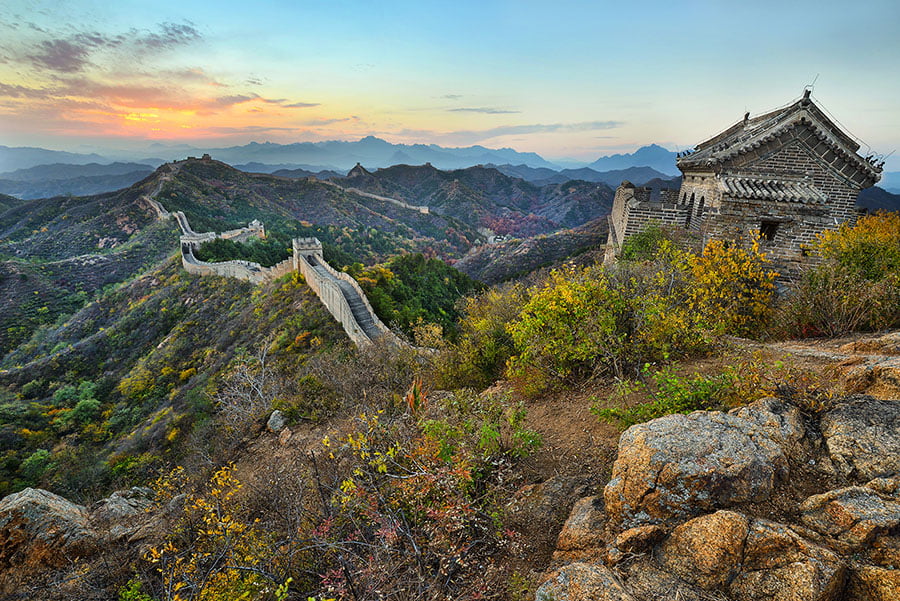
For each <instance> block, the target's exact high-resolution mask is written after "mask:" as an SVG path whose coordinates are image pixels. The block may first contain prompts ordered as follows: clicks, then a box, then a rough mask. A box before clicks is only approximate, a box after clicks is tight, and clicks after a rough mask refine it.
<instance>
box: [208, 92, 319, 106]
mask: <svg viewBox="0 0 900 601" xmlns="http://www.w3.org/2000/svg"><path fill="white" fill-rule="evenodd" d="M250 101H256V102H265V103H266V104H274V105H278V106H281V107H284V108H307V107H311V106H319V103H317V102H315V103H313V102H290V101H288V100H287V99H285V98H263V97H262V96H260V95H259V94H234V95H232V96H221V97H219V98H216V100H215V102H214V104H215V105H216V106H222V107H226V106H234V105H236V104H242V103H244V102H250Z"/></svg>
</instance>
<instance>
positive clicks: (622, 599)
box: [534, 563, 635, 601]
mask: <svg viewBox="0 0 900 601" xmlns="http://www.w3.org/2000/svg"><path fill="white" fill-rule="evenodd" d="M534 601H635V598H634V597H632V596H631V595H630V594H628V592H627V591H626V590H625V587H624V586H623V585H622V583H621V582H620V580H619V578H618V576H617V575H616V574H615V573H614V572H613V571H612V570H610V569H609V568H607V567H605V566H602V565H591V564H586V563H570V564H569V565H567V566H565V567H563V568H561V569H559V570H557V571H556V572H554V573H552V574H551V575H550V577H549V578H548V579H547V580H546V581H545V582H544V583H543V584H542V585H541V586H540V587H539V588H538V590H537V592H535V595H534Z"/></svg>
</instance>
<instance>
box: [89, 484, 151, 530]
mask: <svg viewBox="0 0 900 601" xmlns="http://www.w3.org/2000/svg"><path fill="white" fill-rule="evenodd" d="M154 496H155V493H154V492H153V491H152V490H151V489H149V488H146V487H142V486H135V487H132V488H130V489H128V490H118V491H116V492H114V493H113V494H111V495H110V496H109V497H107V498H105V499H103V500H102V501H98V502H97V503H96V504H94V506H93V507H92V508H91V515H90V524H91V527H92V528H93V529H94V531H95V532H98V533H99V535H100V536H102V538H103V539H104V540H105V541H106V542H118V541H122V540H130V541H133V540H135V539H136V538H140V537H136V536H135V535H136V534H138V533H139V532H141V531H142V530H144V526H145V522H146V520H145V519H143V518H144V517H145V514H146V513H147V510H148V509H149V508H150V507H151V506H152V505H153V498H154Z"/></svg>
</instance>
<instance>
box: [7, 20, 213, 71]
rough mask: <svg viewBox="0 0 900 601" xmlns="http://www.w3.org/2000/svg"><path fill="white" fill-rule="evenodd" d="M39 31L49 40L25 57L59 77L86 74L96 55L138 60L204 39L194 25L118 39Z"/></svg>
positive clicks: (90, 33) (131, 32)
mask: <svg viewBox="0 0 900 601" xmlns="http://www.w3.org/2000/svg"><path fill="white" fill-rule="evenodd" d="M35 31H36V32H38V33H41V34H44V36H42V37H48V38H49V39H43V40H40V41H37V42H36V43H35V44H33V45H32V47H31V48H30V49H28V50H25V51H24V54H23V55H22V56H24V58H25V59H26V60H27V61H29V62H30V63H31V65H32V66H34V67H37V68H39V69H43V70H48V71H54V72H57V73H78V72H81V71H84V70H85V69H86V68H87V67H88V66H90V65H91V64H92V59H93V58H94V56H95V55H97V54H102V53H103V52H105V51H110V50H116V51H119V52H124V53H125V55H126V56H129V55H130V56H138V55H142V54H147V53H148V52H149V53H157V52H163V51H166V50H170V49H173V48H176V47H179V46H186V45H188V44H192V43H194V42H197V41H199V40H200V39H201V37H202V36H201V35H200V32H199V31H198V30H197V29H196V28H195V27H194V25H193V24H192V23H190V22H185V23H160V24H159V25H158V26H157V29H156V30H155V31H149V30H138V29H131V30H129V31H128V32H126V33H120V34H115V35H112V34H106V33H101V32H98V31H78V32H76V33H73V34H70V35H66V36H54V35H53V33H52V32H50V31H47V30H44V29H35ZM20 52H21V51H20ZM119 58H124V57H121V56H120V57H119Z"/></svg>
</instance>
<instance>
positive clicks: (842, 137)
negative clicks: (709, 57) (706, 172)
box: [676, 91, 881, 181]
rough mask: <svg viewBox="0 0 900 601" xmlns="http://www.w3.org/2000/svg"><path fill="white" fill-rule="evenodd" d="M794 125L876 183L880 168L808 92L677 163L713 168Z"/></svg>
mask: <svg viewBox="0 0 900 601" xmlns="http://www.w3.org/2000/svg"><path fill="white" fill-rule="evenodd" d="M797 125H803V126H806V127H808V128H809V130H810V131H811V132H812V134H811V135H812V136H814V138H815V139H811V145H812V146H818V145H819V144H820V143H821V144H824V147H823V148H824V150H826V151H827V150H830V151H832V152H834V153H835V154H837V155H838V156H840V157H842V158H843V159H844V160H845V161H847V162H849V163H850V164H852V165H853V166H854V167H856V168H857V169H859V170H860V171H863V172H864V173H865V175H866V176H867V177H868V178H869V179H871V180H873V181H878V179H879V177H880V174H881V166H880V165H877V164H876V163H875V162H874V161H873V160H871V159H870V158H863V157H861V156H859V155H858V154H857V151H858V150H859V144H857V143H856V142H855V141H854V140H853V138H851V137H850V136H848V135H847V134H846V133H844V132H843V131H841V129H840V128H839V127H838V126H837V125H835V124H834V122H833V121H832V120H831V119H829V118H828V116H827V115H825V113H824V112H822V110H821V109H820V108H819V107H817V106H816V105H815V103H814V102H813V101H812V99H810V97H809V91H807V92H806V93H805V94H804V95H803V98H801V99H800V100H798V101H797V102H795V103H793V104H791V105H789V106H786V107H784V108H781V109H777V110H775V111H772V112H769V113H766V114H764V115H760V116H758V117H755V118H753V119H750V118H749V116H748V117H746V118H745V119H744V120H743V121H740V122H738V123H736V124H734V125H732V126H731V127H729V128H728V129H726V130H725V131H723V132H722V133H720V134H719V135H717V136H714V137H713V138H710V139H709V140H707V141H705V142H702V143H701V144H698V145H697V146H696V148H695V149H694V150H693V151H691V152H688V153H686V154H685V155H683V156H681V157H679V158H678V159H677V160H676V164H677V165H678V168H679V169H681V170H682V171H685V170H692V169H703V168H711V167H715V166H716V165H719V164H721V163H724V162H727V161H730V160H732V159H734V158H736V157H738V156H740V155H741V154H744V153H747V152H751V151H753V150H755V149H757V148H760V147H761V146H763V145H765V144H767V143H768V142H770V141H772V140H773V139H775V138H777V137H778V136H780V135H781V134H783V133H785V132H786V131H787V130H789V129H790V128H792V127H795V126H797Z"/></svg>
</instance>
